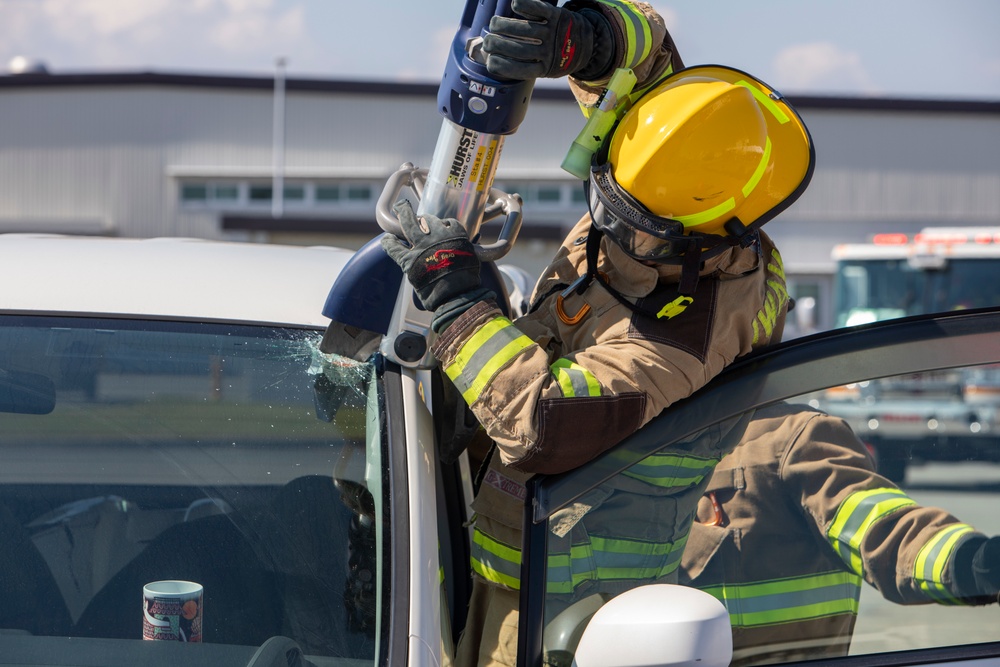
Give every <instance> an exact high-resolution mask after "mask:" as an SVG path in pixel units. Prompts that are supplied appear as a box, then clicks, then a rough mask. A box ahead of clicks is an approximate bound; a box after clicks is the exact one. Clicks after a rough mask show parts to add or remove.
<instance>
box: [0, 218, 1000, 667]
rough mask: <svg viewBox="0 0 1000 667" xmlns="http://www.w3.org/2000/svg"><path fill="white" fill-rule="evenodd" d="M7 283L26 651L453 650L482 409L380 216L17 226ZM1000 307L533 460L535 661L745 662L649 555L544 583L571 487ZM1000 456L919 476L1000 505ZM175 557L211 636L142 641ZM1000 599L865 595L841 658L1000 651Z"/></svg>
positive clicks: (828, 356) (527, 661)
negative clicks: (147, 604) (362, 223)
mask: <svg viewBox="0 0 1000 667" xmlns="http://www.w3.org/2000/svg"><path fill="white" fill-rule="evenodd" d="M508 275H511V274H508ZM484 277H485V279H486V280H487V281H488V282H490V284H491V285H492V286H493V287H494V290H495V291H496V292H497V293H498V294H500V295H501V300H502V301H505V302H508V301H509V303H508V304H506V305H507V307H508V309H509V313H510V314H511V315H516V314H517V312H518V309H519V308H520V307H521V304H522V302H523V299H521V298H520V297H519V296H518V297H516V298H511V299H504V298H503V296H504V295H506V294H507V293H508V291H510V292H511V294H512V295H513V294H514V292H515V291H516V290H515V289H514V287H513V283H512V281H511V280H509V279H508V280H505V278H504V275H503V274H502V273H501V272H500V271H499V270H497V269H496V267H495V265H494V264H487V265H486V271H485V273H484ZM0 284H3V285H4V286H5V287H4V289H2V290H0V477H2V480H3V484H2V485H0V526H2V529H3V531H4V533H3V535H4V539H3V540H2V541H0V586H2V588H0V590H3V591H4V601H5V604H4V606H3V608H2V610H0V628H3V632H0V665H2V664H16V665H82V664H86V665H108V666H118V665H134V664H147V665H152V666H156V665H161V664H163V665H166V664H185V665H195V666H198V665H205V666H208V665H211V666H212V667H227V666H229V665H233V666H240V667H243V666H248V667H249V666H257V667H261V666H275V667H277V666H284V665H315V666H316V667H324V666H335V665H337V666H339V665H365V664H367V665H391V666H395V665H413V666H423V665H439V664H446V663H447V662H448V657H449V656H450V654H451V651H452V648H453V645H454V642H455V640H456V639H457V637H458V634H459V633H460V632H461V629H462V627H463V625H464V622H465V601H466V600H467V598H468V594H469V590H470V579H469V577H470V568H469V532H468V527H467V525H468V519H469V517H470V516H471V513H470V509H469V502H470V499H471V495H472V489H473V486H474V472H475V471H473V470H471V469H470V466H469V459H468V457H467V456H466V455H465V454H457V455H455V456H443V453H444V452H447V451H448V446H449V444H450V442H449V440H450V439H451V438H452V437H453V436H454V434H455V432H456V430H455V424H454V423H453V421H449V417H450V416H452V412H451V411H450V410H449V404H448V401H447V397H446V393H445V392H444V390H443V387H442V383H441V378H440V375H439V374H438V373H437V372H436V370H435V368H434V363H433V360H432V359H431V358H430V357H429V352H428V340H427V339H428V335H429V334H428V327H427V323H428V316H427V313H424V312H423V311H421V310H420V309H419V308H418V307H417V306H416V304H415V303H414V301H413V299H412V298H411V295H410V292H409V289H410V288H409V286H408V285H407V284H406V283H405V281H403V280H402V274H401V272H399V270H398V269H397V268H395V265H394V264H393V263H392V262H391V261H389V260H388V258H387V257H385V255H384V254H383V253H381V251H380V250H379V248H378V244H377V239H376V240H374V241H373V242H372V243H370V244H369V245H367V246H365V247H364V248H362V249H361V250H360V251H358V252H350V251H347V250H342V249H336V248H329V247H312V248H307V247H283V246H274V245H266V244H254V243H228V242H219V241H204V240H193V239H147V240H138V239H108V238H83V237H67V236H46V235H31V234H3V235H0ZM509 288H510V289H509ZM519 289H520V288H519ZM998 329H1000V309H987V310H984V311H975V312H972V311H961V312H954V313H947V314H942V315H932V316H923V317H918V318H909V319H902V320H897V321H891V322H883V323H877V324H873V325H866V326H863V327H858V328H855V329H844V330H837V331H832V332H827V333H822V334H816V335H814V336H810V337H806V338H802V339H796V340H793V341H789V342H787V343H783V344H781V345H778V346H775V347H773V348H771V349H769V350H766V351H764V352H762V353H759V354H756V355H754V356H752V357H749V358H747V359H744V360H740V361H739V362H737V363H736V364H734V365H733V366H731V367H730V368H729V369H728V370H727V371H726V372H724V373H723V374H722V375H720V376H719V377H718V378H717V379H716V380H715V381H713V382H712V383H710V384H709V385H708V386H706V387H705V388H704V389H702V390H701V391H699V392H698V393H696V394H695V395H694V396H692V397H690V398H689V399H686V400H685V401H682V402H679V403H677V404H676V405H675V406H672V407H671V408H670V409H668V410H666V411H665V412H664V413H663V414H662V415H661V416H660V417H658V418H657V419H655V420H653V421H652V422H651V423H650V424H648V425H647V426H646V427H645V428H643V429H642V430H640V431H639V432H637V433H636V434H634V435H633V436H631V437H630V438H628V439H626V440H625V441H623V442H622V443H620V444H619V445H618V446H616V447H615V448H613V449H612V450H611V451H609V452H608V453H606V454H605V455H603V456H601V457H599V458H597V459H595V460H594V461H592V462H590V463H588V464H586V465H584V466H582V467H580V468H578V469H576V470H574V471H571V472H568V473H564V474H561V475H555V476H538V477H536V478H534V479H533V480H532V481H531V482H530V484H529V487H528V493H529V497H528V502H527V504H526V508H527V514H526V516H525V527H526V529H527V530H526V542H525V545H524V547H525V548H524V551H523V553H524V554H525V557H524V559H523V564H522V573H521V581H522V582H523V585H522V594H521V607H522V608H521V621H520V626H519V627H520V633H521V636H520V647H521V650H520V651H519V661H520V664H523V665H532V666H535V665H542V664H543V661H547V662H548V663H549V664H578V665H581V666H586V665H654V664H691V665H694V664H696V663H697V664H699V665H701V666H702V667H710V666H713V665H718V666H719V667H721V666H722V665H725V664H728V663H729V661H730V659H731V657H732V645H731V634H730V629H729V621H728V615H727V613H726V611H725V609H724V608H723V607H722V606H721V604H719V603H718V602H717V601H716V600H715V599H714V598H712V597H711V596H709V595H707V594H705V593H702V592H700V591H697V590H695V589H690V588H684V587H681V586H676V585H669V584H660V583H658V582H657V581H655V580H651V581H644V582H637V583H639V584H641V585H637V586H636V587H635V588H633V589H631V590H628V591H626V592H624V593H622V594H620V595H618V596H617V597H614V598H612V599H611V600H610V601H604V600H600V601H599V602H598V603H595V601H594V600H593V599H589V600H584V601H582V602H584V604H582V605H575V606H571V607H569V608H565V607H566V605H564V604H563V602H564V601H563V600H559V599H557V598H556V597H555V596H553V595H550V594H549V593H547V586H546V577H547V574H548V572H547V561H546V555H545V554H546V543H547V541H548V540H549V539H550V537H551V535H552V531H551V530H549V528H550V524H551V522H553V521H555V520H557V519H558V517H559V515H560V510H561V509H563V508H566V507H568V506H569V505H570V504H572V503H574V502H575V501H577V500H578V499H580V498H581V497H582V496H584V495H585V494H587V493H588V492H590V491H591V490H593V489H595V488H596V487H598V486H600V485H601V484H602V483H604V482H606V481H607V480H609V479H610V478H612V477H614V476H616V475H621V474H624V473H625V472H627V471H628V470H629V468H630V467H632V466H634V465H637V464H641V462H642V461H643V460H645V459H647V458H648V457H649V456H651V455H654V454H656V453H657V452H660V451H664V450H669V449H670V448H671V447H674V446H676V445H677V443H681V442H684V441H685V440H687V439H690V438H692V437H697V436H698V435H699V434H703V433H708V432H711V430H712V429H713V428H714V427H715V426H716V425H717V424H720V423H723V422H727V423H728V422H731V421H732V420H734V419H736V420H738V419H739V418H740V417H741V416H743V415H749V414H752V412H753V411H754V410H755V409H756V408H758V407H760V406H762V405H765V404H768V403H770V402H774V401H779V400H787V401H801V402H805V403H809V402H810V401H815V400H818V399H817V397H819V396H822V395H823V392H824V390H826V389H829V388H832V387H840V386H844V385H847V384H850V383H857V382H863V381H865V380H867V379H871V378H875V377H886V376H894V375H903V374H912V373H924V372H930V371H940V370H946V369H959V368H970V369H971V368H977V367H980V366H983V365H985V364H996V363H1000V336H997V335H996V331H997V330H998ZM453 407H454V406H451V408H452V409H453ZM453 459H454V460H453ZM979 468H981V466H980V467H979ZM990 472H991V471H990V470H980V469H978V468H977V473H978V474H980V475H984V474H985V475H987V477H986V478H982V479H980V480H979V481H978V482H975V483H974V484H966V482H967V480H966V479H964V478H963V477H962V476H958V477H952V478H950V480H949V479H948V478H947V477H946V478H945V479H946V481H945V482H944V483H940V484H939V483H937V482H935V481H934V480H930V481H927V480H925V483H924V486H923V487H922V488H916V487H915V488H914V489H912V490H911V493H913V494H914V495H917V494H918V493H919V492H921V491H922V492H924V493H926V494H937V496H935V497H937V498H940V499H942V500H946V501H947V502H955V503H962V507H957V508H956V513H959V514H961V515H962V516H963V517H964V516H966V515H967V514H968V513H969V512H971V511H972V510H978V513H977V514H975V516H974V517H973V518H970V519H968V520H969V521H970V522H972V523H974V524H975V525H977V526H978V527H981V528H982V529H983V530H985V531H987V532H991V534H996V533H1000V523H998V519H997V517H995V516H994V515H995V512H993V511H991V509H992V508H993V507H995V506H996V500H997V498H996V494H997V493H1000V481H998V480H997V479H995V478H992V477H989V474H990ZM970 501H971V502H970ZM162 580H181V581H192V582H196V583H198V584H201V585H202V586H203V590H204V600H203V603H204V604H203V618H202V632H203V641H202V643H201V644H200V645H198V646H190V645H185V644H184V643H183V642H175V641H143V618H144V614H143V609H142V607H141V606H140V604H141V603H140V598H141V593H142V589H143V587H144V586H145V585H146V584H148V583H151V582H156V581H162ZM869 602H870V604H869ZM995 611H996V610H995V608H986V609H984V608H970V609H956V608H947V607H943V606H930V607H923V608H919V609H916V610H914V609H913V608H904V607H896V606H894V605H884V604H881V603H880V601H879V600H877V599H872V600H870V601H869V600H866V599H862V604H861V615H860V620H859V625H858V630H857V632H856V634H855V642H854V644H853V648H852V656H850V657H847V658H843V659H842V660H841V661H838V664H841V663H842V664H844V665H858V666H859V667H860V666H861V665H870V664H874V663H875V662H878V663H879V664H885V665H904V664H927V663H940V664H945V663H950V662H959V661H965V660H968V659H973V658H975V659H981V660H987V659H988V660H987V661H988V662H992V663H1000V630H998V627H997V624H996V623H995ZM911 612H913V613H914V614H916V615H911ZM984 664H985V663H984Z"/></svg>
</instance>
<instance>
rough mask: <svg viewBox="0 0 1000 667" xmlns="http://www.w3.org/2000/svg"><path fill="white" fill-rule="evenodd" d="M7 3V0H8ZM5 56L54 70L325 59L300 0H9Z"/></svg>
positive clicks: (0, 27)
mask: <svg viewBox="0 0 1000 667" xmlns="http://www.w3.org/2000/svg"><path fill="white" fill-rule="evenodd" d="M0 3H2V0H0ZM4 14H5V21H4V22H3V24H0V44H2V45H3V46H0V56H5V57H6V59H7V60H9V59H10V58H11V57H12V56H14V55H18V54H23V55H27V56H31V57H36V58H42V59H43V60H46V61H47V62H48V64H49V65H50V67H51V68H52V69H53V71H57V72H58V71H59V70H61V69H62V70H65V69H81V68H82V69H95V68H111V69H118V70H131V69H136V68H144V67H153V68H156V69H172V68H185V69H187V68H192V69H201V70H223V69H247V63H248V61H249V62H251V63H257V61H259V63H257V64H254V65H251V68H253V69H262V70H269V69H270V67H271V65H272V63H273V59H274V57H275V56H277V55H288V56H290V57H291V61H292V63H291V64H292V67H294V66H295V63H296V62H297V61H298V62H302V61H306V60H318V59H319V58H318V56H317V51H318V49H317V48H316V45H315V43H314V41H313V40H312V39H311V38H310V36H309V34H308V31H307V29H306V25H305V24H306V21H305V11H304V9H303V7H302V4H301V3H300V2H288V3H284V4H283V6H282V7H278V6H276V2H275V0H185V1H184V2H177V1H176V0H41V1H39V2H25V3H17V4H9V3H5V6H4Z"/></svg>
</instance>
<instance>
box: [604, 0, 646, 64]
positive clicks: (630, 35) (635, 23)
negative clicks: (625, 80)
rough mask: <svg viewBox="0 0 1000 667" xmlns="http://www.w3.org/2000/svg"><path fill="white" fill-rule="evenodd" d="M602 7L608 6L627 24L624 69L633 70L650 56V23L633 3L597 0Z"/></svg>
mask: <svg viewBox="0 0 1000 667" xmlns="http://www.w3.org/2000/svg"><path fill="white" fill-rule="evenodd" d="M597 1H598V2H599V3H601V4H602V5H606V6H608V7H610V8H612V9H614V10H615V11H617V12H618V14H619V15H620V16H621V17H622V22H623V23H624V24H625V41H626V42H627V44H626V45H625V64H624V65H623V66H624V67H626V68H628V69H632V68H633V67H635V66H636V65H638V64H639V63H641V62H642V61H643V60H645V59H646V57H647V56H649V52H650V48H651V47H652V44H653V34H652V31H651V30H650V28H649V22H648V21H647V20H646V17H645V16H644V15H643V13H642V12H641V11H639V9H638V8H637V7H635V6H633V5H632V4H631V3H628V2H619V1H618V0H597Z"/></svg>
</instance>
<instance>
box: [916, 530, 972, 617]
mask: <svg viewBox="0 0 1000 667" xmlns="http://www.w3.org/2000/svg"><path fill="white" fill-rule="evenodd" d="M971 532H973V528H972V526H970V525H968V524H964V523H956V524H952V525H950V526H947V527H946V528H942V529H941V530H939V531H938V532H937V533H935V534H934V537H932V538H931V539H929V540H927V543H926V544H924V546H922V547H921V548H920V552H919V553H917V559H916V560H915V561H914V563H913V580H914V581H915V582H916V583H917V585H918V586H920V590H922V591H923V592H924V593H926V594H927V597H929V598H931V599H932V600H934V601H936V602H938V603H940V604H965V603H964V602H962V601H961V600H959V599H957V598H956V597H955V596H953V595H952V594H951V592H950V591H949V590H948V588H947V586H945V584H944V573H945V568H946V567H947V565H948V560H949V559H950V558H951V557H952V555H953V554H954V553H955V548H956V547H957V546H958V542H959V540H960V539H961V537H962V536H963V535H968V534H969V533H971Z"/></svg>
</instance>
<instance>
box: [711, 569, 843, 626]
mask: <svg viewBox="0 0 1000 667" xmlns="http://www.w3.org/2000/svg"><path fill="white" fill-rule="evenodd" d="M699 588H701V590H703V591H705V592H706V593H709V594H710V595H712V596H713V597H714V598H716V599H717V600H719V601H720V602H722V604H723V605H724V606H725V607H726V610H727V611H728V612H729V622H730V624H732V626H733V627H734V628H752V627H759V626H766V625H776V624H779V623H795V622H798V621H804V620H808V619H814V618H824V617H827V616H837V615H840V614H852V615H856V614H857V613H858V600H859V599H860V597H861V577H859V576H858V575H856V574H853V573H851V572H843V571H840V570H838V571H835V572H825V573H821V574H813V575H806V576H802V577H792V578H789V579H774V580H771V581H759V582H752V583H745V584H730V583H726V584H721V585H718V586H706V587H699Z"/></svg>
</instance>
